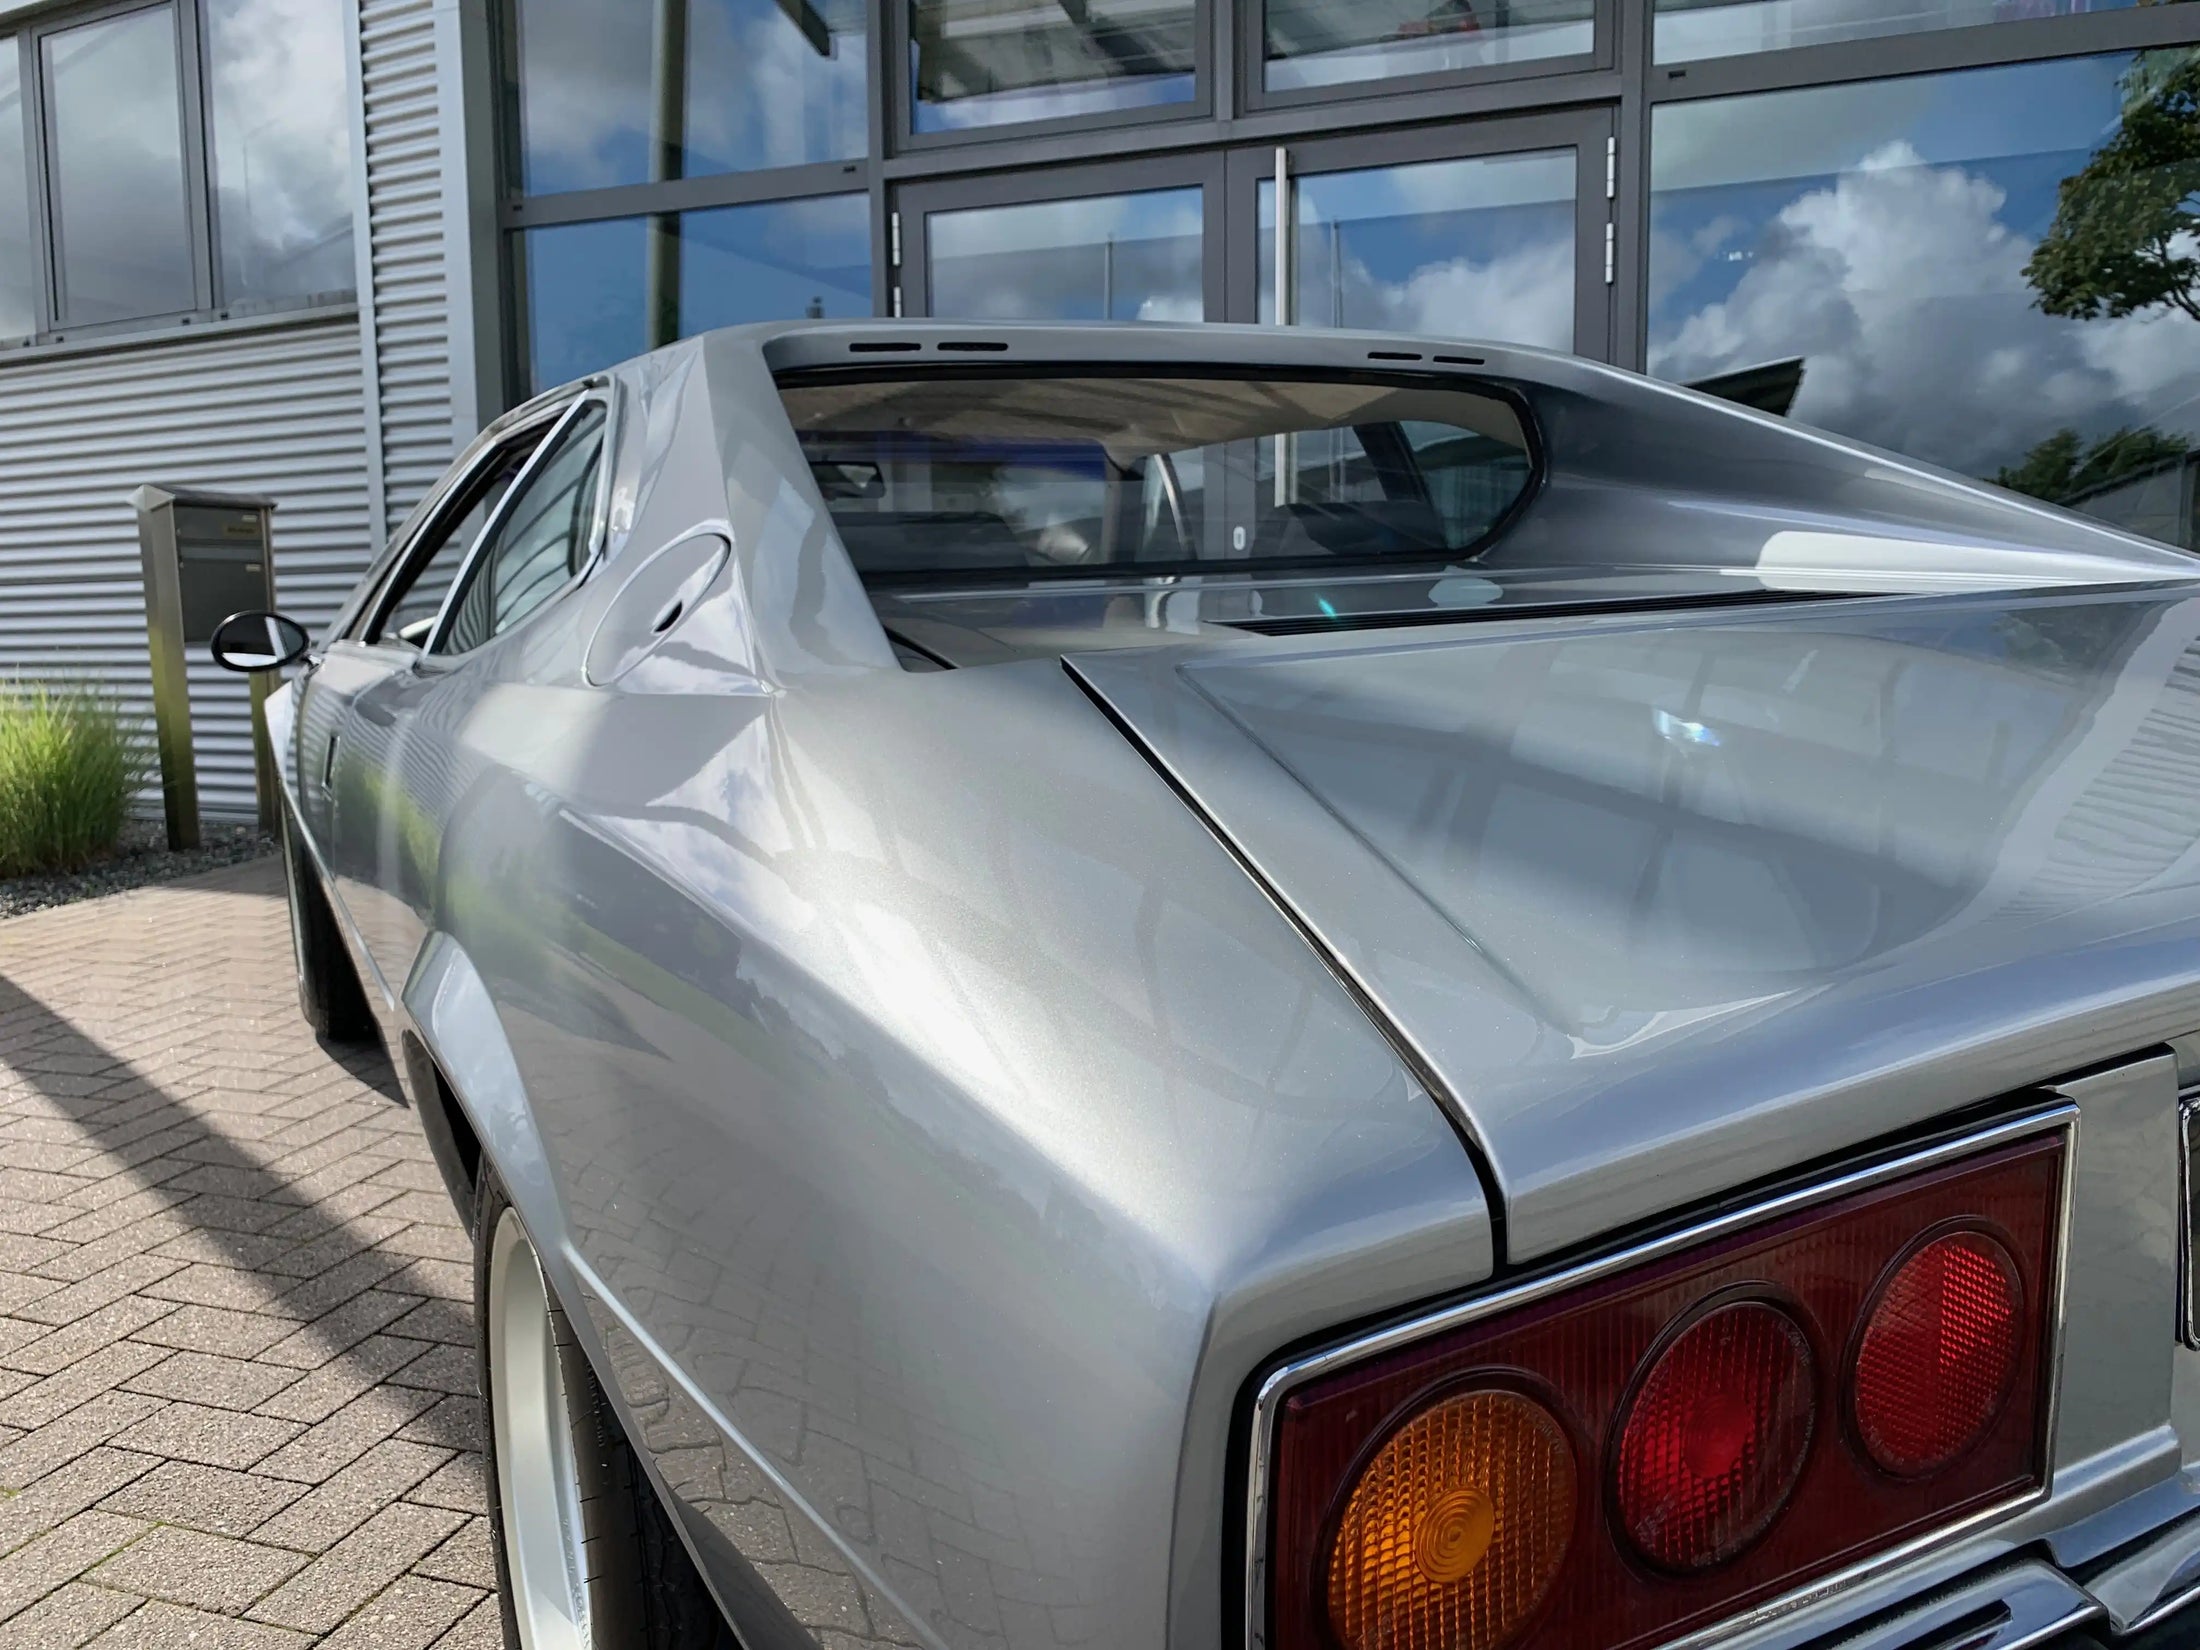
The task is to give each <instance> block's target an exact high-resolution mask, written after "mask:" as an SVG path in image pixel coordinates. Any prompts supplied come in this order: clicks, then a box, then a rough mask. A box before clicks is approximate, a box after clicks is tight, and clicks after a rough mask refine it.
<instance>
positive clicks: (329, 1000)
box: [283, 814, 377, 1043]
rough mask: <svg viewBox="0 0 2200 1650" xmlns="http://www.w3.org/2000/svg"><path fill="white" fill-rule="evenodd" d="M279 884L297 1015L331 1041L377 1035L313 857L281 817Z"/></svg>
mask: <svg viewBox="0 0 2200 1650" xmlns="http://www.w3.org/2000/svg"><path fill="white" fill-rule="evenodd" d="M283 880H284V882H285V883H286V884H288V887H289V892H290V949H291V955H292V956H294V957H295V958H296V959H297V962H298V1012H299V1013H301V1014H303V1015H304V1016H305V1019H306V1024H307V1025H309V1026H311V1027H312V1028H313V1030H314V1033H315V1035H317V1036H320V1037H325V1038H326V1039H328V1041H330V1042H332V1043H371V1042H373V1041H374V1040H375V1037H376V1035H377V1031H376V1027H375V1023H374V1013H373V1011H372V1010H371V1009H369V1008H368V1007H367V994H366V992H365V991H364V990H363V989H361V987H360V984H359V971H358V969H356V968H355V967H353V966H352V961H351V953H350V952H349V951H347V950H346V949H345V948H344V936H343V935H342V934H341V933H340V932H338V930H337V927H336V913H335V912H334V911H333V910H331V909H330V908H329V903H328V891H327V890H326V889H324V888H323V887H322V886H321V876H320V873H319V872H318V871H316V870H315V869H314V868H313V857H312V855H311V854H309V853H308V852H307V851H306V845H305V843H304V841H303V840H301V839H300V837H299V835H298V827H297V825H296V824H294V823H293V822H292V821H291V819H290V818H289V816H288V815H287V814H286V815H285V816H284V819H283Z"/></svg>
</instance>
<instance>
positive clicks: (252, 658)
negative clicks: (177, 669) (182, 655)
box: [206, 612, 313, 675]
mask: <svg viewBox="0 0 2200 1650" xmlns="http://www.w3.org/2000/svg"><path fill="white" fill-rule="evenodd" d="M206 645H207V651H208V652H210V653H212V654H213V655H214V663H216V664H217V665H220V666H221V667H222V669H224V670H234V671H236V672H238V673H239V674H240V675H250V674H251V673H252V672H254V671H256V670H280V669H282V668H283V666H285V665H287V664H292V663H295V662H296V661H297V660H299V659H302V658H304V657H305V655H306V649H307V648H309V647H311V646H312V645H313V638H312V637H311V636H309V635H307V634H306V627H305V626H304V625H302V624H300V623H299V622H298V621H297V620H296V619H286V618H284V617H283V615H282V614H280V613H260V612H252V613H232V614H230V615H229V617H228V618H226V619H224V620H222V622H221V623H220V624H218V625H216V626H215V627H214V635H213V638H212V639H211V640H210V641H208V643H207V644H206Z"/></svg>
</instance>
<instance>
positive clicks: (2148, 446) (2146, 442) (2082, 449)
mask: <svg viewBox="0 0 2200 1650" xmlns="http://www.w3.org/2000/svg"><path fill="white" fill-rule="evenodd" d="M2186 451H2187V444H2186V443H2185V442H2184V441H2183V440H2181V439H2180V438H2178V437H2176V436H2173V435H2164V434H2163V433H2162V432H2161V431H2160V430H2155V429H2147V428H2143V427H2142V428H2139V429H2130V428H2126V429H2120V430H2117V431H2115V432H2114V433H2113V434H2111V435H2104V436H2102V437H2101V439H2100V440H2098V441H2096V442H2094V443H2092V444H2091V445H2090V446H2088V445H2087V444H2086V441H2085V438H2084V437H2083V436H2081V435H2079V434H2078V432H2077V431H2076V430H2073V429H2060V430H2057V431H2056V432H2055V433H2054V434H2053V435H2051V436H2049V437H2048V438H2047V439H2046V440H2045V441H2042V442H2041V443H2040V444H2039V445H2038V446H2036V447H2034V448H2033V449H2032V450H2031V451H2030V452H2028V453H2026V454H2025V455H2024V457H2023V458H2022V459H2020V460H2018V462H2017V463H2016V464H2014V465H2012V466H2010V467H2009V468H2008V469H2005V470H2002V471H2001V472H2000V473H1999V474H1997V475H1996V476H1995V477H1994V480H1995V481H1996V482H1998V483H1999V484H2000V485H2002V486H2004V487H2007V488H2008V489H2009V490H2010V491H2011V492H2016V493H2029V494H2030V495H2031V496H2032V497H2033V498H2037V499H2045V500H2046V501H2047V502H2048V503H2050V504H2060V503H2061V502H2062V501H2063V500H2065V499H2069V498H2077V497H2080V496H2082V495H2083V494H2086V493H2089V492H2091V491H2092V490H2093V489H2094V488H2096V487H2101V486H2105V485H2107V484H2108V483H2109V482H2112V481H2118V480H2121V479H2122V478H2123V477H2125V476H2128V475H2133V474H2136V473H2137V472H2138V471H2141V470H2145V469H2150V468H2152V467H2153V466H2154V465H2156V464H2160V463H2162V462H2163V461H2164V460H2166V459H2172V458H2182V457H2183V456H2184V455H2185V452H2186Z"/></svg>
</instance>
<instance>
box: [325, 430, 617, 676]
mask: <svg viewBox="0 0 2200 1650" xmlns="http://www.w3.org/2000/svg"><path fill="white" fill-rule="evenodd" d="M579 399H580V397H579V396H563V395H561V396H558V397H556V398H554V399H550V400H548V401H546V402H543V403H539V404H538V403H533V402H531V403H529V404H527V405H526V406H524V407H521V408H518V409H516V410H515V411H514V412H512V413H510V414H507V415H506V417H505V418H504V419H502V420H500V421H499V422H497V423H496V424H492V425H491V426H490V427H489V428H488V429H487V430H485V431H483V432H482V434H481V436H480V437H479V438H478V439H477V440H476V441H475V442H474V443H473V445H472V446H471V447H469V448H468V449H467V450H466V452H464V453H462V454H461V455H460V456H459V458H458V460H457V462H455V463H454V464H452V466H451V467H450V469H448V470H447V471H445V472H444V474H443V478H442V479H441V480H440V481H439V482H438V483H437V484H436V488H435V491H434V493H433V494H432V495H431V496H430V499H429V502H428V506H427V508H426V509H424V510H423V511H422V512H421V514H420V515H419V517H418V518H417V520H416V523H415V525H414V526H413V527H412V529H411V531H409V532H407V533H405V534H404V536H403V539H402V541H401V542H400V543H399V545H398V547H397V548H396V549H395V550H393V551H391V552H387V553H386V554H385V556H384V559H383V562H382V565H381V566H380V567H379V568H377V569H376V570H375V571H374V572H372V573H370V574H369V576H368V577H367V579H366V580H364V581H362V582H363V584H364V585H365V587H366V588H367V589H368V590H370V591H371V592H372V593H371V594H370V595H369V596H368V598H367V599H366V600H365V601H364V602H362V603H360V604H359V607H358V611H357V612H356V613H354V614H353V615H352V616H351V618H350V621H349V622H348V623H346V624H345V625H344V626H343V628H342V632H341V637H340V639H341V640H344V641H348V642H354V643H357V644H358V645H359V646H361V647H371V648H389V649H391V650H393V651H396V652H399V653H403V654H407V655H412V656H418V657H421V658H425V657H426V653H427V650H426V649H425V648H423V647H418V646H415V645H414V644H413V643H411V642H401V641H398V640H397V639H396V638H395V637H391V636H385V635H383V634H382V626H383V625H384V624H385V623H386V622H387V621H388V619H389V616H390V612H391V610H392V609H393V608H394V607H396V605H397V604H398V603H399V602H400V601H402V600H403V599H404V598H405V597H406V596H407V595H408V594H410V593H411V590H412V586H413V582H414V581H415V580H416V579H418V578H419V577H420V575H421V573H422V572H423V571H424V570H425V569H426V566H427V563H428V562H430V561H432V560H433V559H434V558H435V555H436V552H437V551H440V550H441V549H442V548H443V547H444V546H445V545H446V544H448V543H449V542H450V541H449V540H448V539H447V538H443V537H440V536H439V535H440V534H442V533H443V532H444V530H445V529H446V528H450V527H455V526H456V525H457V524H458V523H459V522H462V521H464V520H465V518H466V512H465V510H464V509H463V508H462V506H463V505H464V504H465V502H466V499H467V496H468V493H469V490H470V489H471V488H472V486H473V484H474V482H475V481H476V480H477V479H478V478H479V477H480V476H481V475H482V474H483V473H484V472H485V471H487V470H488V469H489V468H490V467H491V466H493V465H494V464H495V463H496V461H497V457H498V455H499V454H500V453H502V452H504V451H505V449H506V448H508V447H511V446H512V445H514V444H515V443H517V442H518V441H520V440H521V439H526V440H528V441H529V442H531V443H532V445H531V447H530V449H529V451H528V454H527V459H526V462H525V463H523V464H522V465H521V466H520V469H519V472H518V474H517V475H515V476H514V477H513V484H514V485H515V486H516V485H517V484H518V482H519V479H520V477H522V476H525V475H526V474H527V473H528V471H529V470H530V468H531V467H532V466H533V464H534V462H535V459H536V458H537V457H538V456H539V455H540V454H541V452H542V448H543V444H544V443H545V442H546V441H548V440H549V438H550V434H551V432H552V431H553V430H554V429H556V428H557V427H558V426H559V425H560V424H561V423H563V421H564V420H565V417H566V415H567V414H568V413H569V412H571V410H572V408H573V405H574V404H575V403H576V402H577V401H578V400H579ZM510 490H511V489H510V488H507V489H506V491H507V492H509V491H510ZM502 511H503V501H502V500H501V499H500V500H499V501H498V505H497V508H496V509H495V510H493V511H491V512H490V514H489V516H488V518H487V519H486V520H484V521H483V522H482V524H481V526H480V528H478V529H477V530H476V531H475V534H474V539H475V541H478V540H479V539H480V537H481V535H482V533H484V532H486V531H488V529H489V526H490V524H491V523H492V522H494V521H496V520H497V519H498V518H499V516H500V515H501V514H502ZM431 543H432V545H433V548H430V545H431ZM473 554H474V544H473V543H468V544H466V545H465V546H464V547H463V548H462V549H461V550H460V552H459V561H458V567H457V568H456V569H455V570H454V571H453V572H452V574H451V586H452V588H454V589H455V588H456V587H457V584H458V578H459V575H460V574H461V573H463V572H464V571H465V569H466V566H467V564H468V563H469V562H470V561H471V560H472V558H473ZM448 601H449V591H446V592H445V593H444V601H443V602H442V603H439V604H438V605H437V607H436V611H435V620H436V623H437V624H441V623H442V622H443V608H444V606H445V605H447V604H448ZM434 634H435V631H434V628H433V627H432V626H431V627H430V629H429V636H430V637H431V639H432V638H433V636H434Z"/></svg>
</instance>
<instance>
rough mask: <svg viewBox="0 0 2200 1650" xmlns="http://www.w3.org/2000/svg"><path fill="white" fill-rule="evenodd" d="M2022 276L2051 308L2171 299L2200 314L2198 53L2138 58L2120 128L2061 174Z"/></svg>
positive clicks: (2089, 314)
mask: <svg viewBox="0 0 2200 1650" xmlns="http://www.w3.org/2000/svg"><path fill="white" fill-rule="evenodd" d="M2024 277H2025V279H2026V280H2027V281H2029V282H2031V283H2032V287H2033V290H2034V291H2035V292H2036V293H2037V294H2038V297H2037V299H2036V301H2037V303H2038V304H2039V307H2040V308H2041V309H2043V310H2045V311H2046V312H2047V313H2048V314H2050V315H2063V316H2068V317H2069V318H2071V319H2072V320H2078V321H2090V320H2093V319H2095V318H2097V317H2100V316H2104V315H2105V316H2108V317H2111V318H2114V317H2117V316H2123V315H2134V314H2138V313H2139V312H2141V311H2144V310H2150V309H2156V308H2159V307H2161V306H2164V305H2168V306H2170V307H2172V308H2176V309H2180V310H2182V311H2184V312H2185V314H2187V315H2189V316H2191V317H2192V318H2193V319H2194V320H2196V321H2200V51H2195V50H2192V49H2189V48H2181V49H2178V50H2174V51H2155V52H2142V53H2140V54H2139V56H2138V57H2137V58H2136V59H2135V60H2134V61H2133V63H2132V66H2131V68H2130V69H2129V70H2127V71H2126V72H2125V75H2124V117H2123V122H2122V125H2121V126H2120V127H2119V128H2118V130H2117V133H2116V135H2115V136H2114V137H2112V138H2110V139H2109V140H2108V142H2106V143H2104V144H2102V145H2101V147H2100V148H2098V149H2096V150H2095V151H2094V152H2093V158H2092V159H2091V160H2089V161H2088V162H2086V165H2085V168H2084V170H2082V171H2080V172H2077V173H2075V174H2073V175H2072V176H2070V177H2067V178H2065V179H2064V180H2063V182H2062V186H2061V189H2060V192H2059V194H2058V196H2057V200H2056V205H2055V221H2054V223H2053V224H2052V225H2051V226H2050V227H2049V229H2048V231H2047V234H2046V235H2045V236H2044V237H2043V238H2042V239H2041V241H2040V244H2039V246H2038V247H2037V248H2036V249H2035V250H2034V251H2033V253H2032V257H2031V259H2030V261H2029V262H2027V263H2026V264H2025V266H2024Z"/></svg>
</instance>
